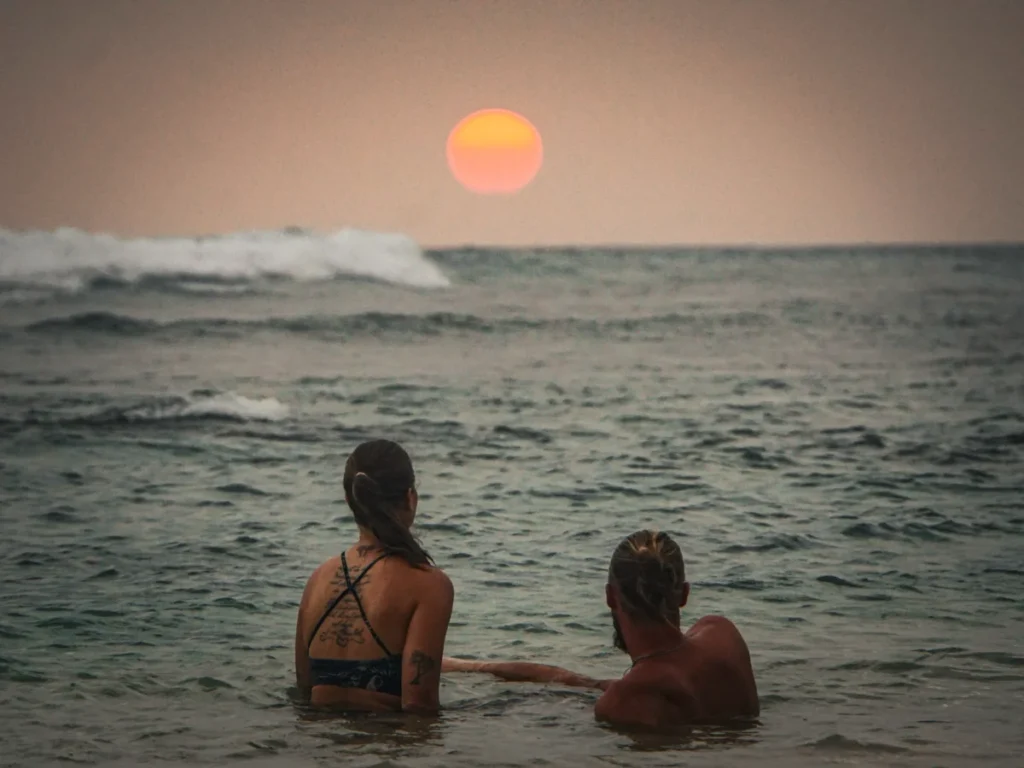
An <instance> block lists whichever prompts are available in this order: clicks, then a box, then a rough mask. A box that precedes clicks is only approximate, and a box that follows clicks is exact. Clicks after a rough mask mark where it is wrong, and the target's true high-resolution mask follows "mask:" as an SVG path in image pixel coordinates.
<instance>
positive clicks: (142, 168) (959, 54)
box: [0, 0, 1024, 245]
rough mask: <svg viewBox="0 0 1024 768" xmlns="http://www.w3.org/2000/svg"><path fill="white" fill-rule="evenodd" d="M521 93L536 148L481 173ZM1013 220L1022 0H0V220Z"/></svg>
mask: <svg viewBox="0 0 1024 768" xmlns="http://www.w3.org/2000/svg"><path fill="white" fill-rule="evenodd" d="M491 106H498V107H506V108H509V109H514V110H517V111H519V112H522V113H523V114H525V115H526V116H527V117H529V118H530V119H531V120H532V121H533V122H534V123H535V124H536V126H537V127H538V129H539V130H540V132H541V134H542V136H543V139H544V152H545V164H544V168H543V169H542V170H541V172H540V174H539V175H538V176H537V178H536V180H535V181H534V183H533V184H532V185H531V186H529V187H528V188H527V189H526V190H525V191H523V192H521V193H520V194H518V195H516V196H514V197H504V198H501V197H499V198H495V197H480V196H475V195H473V194H472V193H470V192H467V191H465V190H464V189H462V188H461V187H460V186H459V185H458V184H457V183H456V182H455V181H454V180H453V179H452V177H451V175H450V173H449V172H448V169H447V166H446V161H445V139H446V138H447V135H448V132H449V131H450V129H451V128H452V126H453V125H454V124H455V123H456V122H457V121H458V120H459V119H460V118H461V117H463V116H464V115H465V114H467V113H469V112H471V111H473V110H475V109H479V108H482V107H491ZM65 225H66V226H76V227H81V228H85V229H89V230H104V231H112V232H116V233H121V234H125V235H139V234H195V233H212V232H224V231H231V230H240V229H255V228H276V227H281V226H286V225H300V226H311V227H316V228H319V229H334V228H338V227H343V226H355V227H362V228H367V229H378V230H386V231H402V232H407V233H409V234H411V235H412V236H414V237H416V238H417V239H418V240H419V241H420V242H421V243H423V244H424V245H441V244H461V243H492V244H496V243H507V244H534V243H610V242H614V243H647V242H674V243H752V242H757V243H778V242H799V243H808V242H816V243H822V242H837V241H839V242H850V241H857V242H860V241H915V240H925V241H951V240H969V241H987V240H1014V241H1024V0H959V1H953V0H695V1H693V2H690V1H688V0H508V1H504V0H502V1H499V0H390V1H389V0H360V1H358V2H356V1H355V0H353V1H351V2H349V1H346V0H276V1H274V2H270V1H268V0H173V1H171V0H0V226H6V227H9V228H19V229H21V228H52V227H57V226H65Z"/></svg>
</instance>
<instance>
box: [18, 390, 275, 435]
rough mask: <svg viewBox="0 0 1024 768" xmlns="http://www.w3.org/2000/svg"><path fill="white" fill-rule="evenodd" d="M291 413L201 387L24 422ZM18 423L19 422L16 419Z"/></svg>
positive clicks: (268, 418) (108, 422)
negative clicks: (190, 390)
mask: <svg viewBox="0 0 1024 768" xmlns="http://www.w3.org/2000/svg"><path fill="white" fill-rule="evenodd" d="M289 414H290V410H289V408H288V406H287V405H285V404H284V403H281V402H280V401H279V400H277V399H275V398H273V397H268V398H263V399H253V398H248V397H245V396H243V395H239V394H237V393H235V392H209V391H204V390H200V391H197V392H193V393H192V394H191V395H190V396H188V397H181V396H168V397H155V398H146V399H145V400H143V401H141V402H137V403H133V404H131V405H126V406H110V407H106V408H102V409H99V410H95V411H92V412H87V413H78V414H74V415H71V414H68V413H66V412H65V413H59V412H54V413H44V412H38V411H36V412H33V413H32V414H31V415H30V416H29V417H28V418H26V419H23V420H20V423H21V424H22V425H34V424H39V425H51V426H52V425H62V426H68V425H80V426H117V425H125V424H151V423H156V422H175V421H177V422H190V421H228V422H237V423H245V422H254V421H256V422H276V421H283V420H284V419H286V418H287V417H288V416H289ZM14 423H18V422H14Z"/></svg>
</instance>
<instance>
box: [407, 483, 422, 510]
mask: <svg viewBox="0 0 1024 768" xmlns="http://www.w3.org/2000/svg"><path fill="white" fill-rule="evenodd" d="M405 501H406V506H408V507H409V511H410V512H412V513H413V514H414V515H415V514H416V505H417V504H419V502H420V495H419V494H418V493H416V489H415V488H410V489H409V490H408V491H406V493H405Z"/></svg>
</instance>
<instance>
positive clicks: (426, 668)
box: [409, 651, 437, 685]
mask: <svg viewBox="0 0 1024 768" xmlns="http://www.w3.org/2000/svg"><path fill="white" fill-rule="evenodd" d="M409 663H410V664H412V665H413V666H414V667H416V676H415V677H413V679H412V680H410V681H409V685H419V684H420V679H421V678H422V677H423V676H424V675H426V674H428V673H429V672H430V671H431V670H433V669H434V667H436V666H437V662H436V661H434V660H433V659H432V658H430V657H429V656H427V654H425V653H424V652H423V651H413V652H412V655H411V656H409Z"/></svg>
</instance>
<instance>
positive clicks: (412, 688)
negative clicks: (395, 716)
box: [402, 571, 455, 715]
mask: <svg viewBox="0 0 1024 768" xmlns="http://www.w3.org/2000/svg"><path fill="white" fill-rule="evenodd" d="M433 574H434V575H433V578H432V579H431V580H430V582H431V583H429V584H428V585H427V588H426V589H425V590H424V591H423V593H422V596H421V598H420V602H419V604H418V605H417V607H416V610H415V612H414V613H413V615H412V619H410V621H409V630H408V631H407V632H406V635H405V648H404V649H403V651H402V711H404V712H413V713H415V714H419V715H433V714H436V713H437V711H438V709H439V707H440V703H439V700H438V699H439V696H438V689H439V688H440V685H441V660H442V659H443V658H444V641H445V637H446V636H447V634H448V622H449V621H450V620H451V617H452V605H453V603H454V600H455V590H454V588H453V587H452V582H451V579H449V578H448V577H447V576H446V575H445V574H444V572H442V571H434V572H433Z"/></svg>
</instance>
